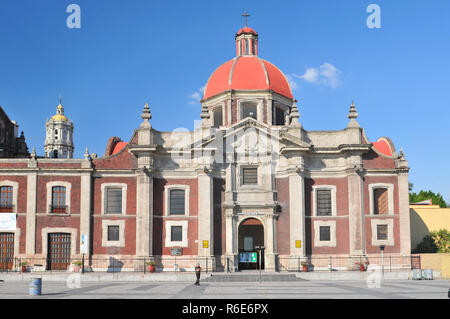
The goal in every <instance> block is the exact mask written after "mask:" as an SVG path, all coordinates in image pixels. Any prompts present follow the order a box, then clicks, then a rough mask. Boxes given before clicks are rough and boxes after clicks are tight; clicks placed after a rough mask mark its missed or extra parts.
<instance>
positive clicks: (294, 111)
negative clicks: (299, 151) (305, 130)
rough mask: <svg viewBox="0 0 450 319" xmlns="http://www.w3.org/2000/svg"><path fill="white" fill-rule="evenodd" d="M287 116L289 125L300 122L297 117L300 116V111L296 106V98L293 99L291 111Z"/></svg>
mask: <svg viewBox="0 0 450 319" xmlns="http://www.w3.org/2000/svg"><path fill="white" fill-rule="evenodd" d="M289 117H290V118H291V123H290V125H292V126H299V125H300V123H299V122H298V119H299V118H300V113H299V112H298V108H297V100H294V104H293V105H292V108H291V113H290V114H289Z"/></svg>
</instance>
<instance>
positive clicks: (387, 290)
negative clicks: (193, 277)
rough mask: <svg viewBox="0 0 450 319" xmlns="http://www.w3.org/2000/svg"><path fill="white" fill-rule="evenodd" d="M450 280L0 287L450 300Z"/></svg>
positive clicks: (103, 295)
mask: <svg viewBox="0 0 450 319" xmlns="http://www.w3.org/2000/svg"><path fill="white" fill-rule="evenodd" d="M449 288H450V280H432V281H424V280H420V281H412V280H392V281H384V282H382V283H381V284H380V287H379V288H369V287H368V285H367V283H366V282H365V281H293V282H262V283H260V282H203V283H201V285H200V286H194V284H193V282H148V283H147V282H114V281H110V282H81V283H69V284H67V283H66V282H63V281H58V282H55V281H53V282H52V281H47V282H45V281H43V283H42V295H41V296H36V297H33V296H29V282H27V281H5V282H0V299H12V298H13V299H22V298H33V299H49V298H50V299H98V298H100V299H129V298H132V299H292V298H294V299H321V298H327V299H361V298H364V299H417V298H419V299H448V289H449Z"/></svg>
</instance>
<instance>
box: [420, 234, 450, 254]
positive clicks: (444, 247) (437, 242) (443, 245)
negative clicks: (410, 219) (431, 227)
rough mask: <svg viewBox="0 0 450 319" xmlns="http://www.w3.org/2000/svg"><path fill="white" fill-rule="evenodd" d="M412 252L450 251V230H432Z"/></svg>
mask: <svg viewBox="0 0 450 319" xmlns="http://www.w3.org/2000/svg"><path fill="white" fill-rule="evenodd" d="M412 253H413V254H419V253H450V231H448V230H446V229H441V230H438V231H432V232H430V235H427V236H425V237H424V238H423V239H422V242H421V243H420V244H418V245H417V247H416V248H415V249H414V250H413V251H412Z"/></svg>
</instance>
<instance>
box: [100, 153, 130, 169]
mask: <svg viewBox="0 0 450 319" xmlns="http://www.w3.org/2000/svg"><path fill="white" fill-rule="evenodd" d="M93 164H94V167H95V169H135V168H137V159H136V157H135V156H134V155H133V154H131V153H130V152H129V151H128V150H124V151H123V152H120V153H118V154H116V155H113V156H111V157H108V158H100V159H97V160H94V161H93Z"/></svg>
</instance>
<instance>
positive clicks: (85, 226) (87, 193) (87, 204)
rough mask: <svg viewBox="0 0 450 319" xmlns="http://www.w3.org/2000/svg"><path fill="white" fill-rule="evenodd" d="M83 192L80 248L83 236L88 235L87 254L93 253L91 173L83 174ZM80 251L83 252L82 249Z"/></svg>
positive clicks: (81, 195)
mask: <svg viewBox="0 0 450 319" xmlns="http://www.w3.org/2000/svg"><path fill="white" fill-rule="evenodd" d="M80 188H81V190H80V191H81V194H80V249H81V242H82V236H83V235H85V236H86V237H87V240H88V242H87V245H86V247H87V251H86V255H87V256H90V255H91V245H90V243H91V242H92V234H91V198H92V179H91V173H82V174H81V185H80ZM80 253H82V252H81V251H80Z"/></svg>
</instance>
